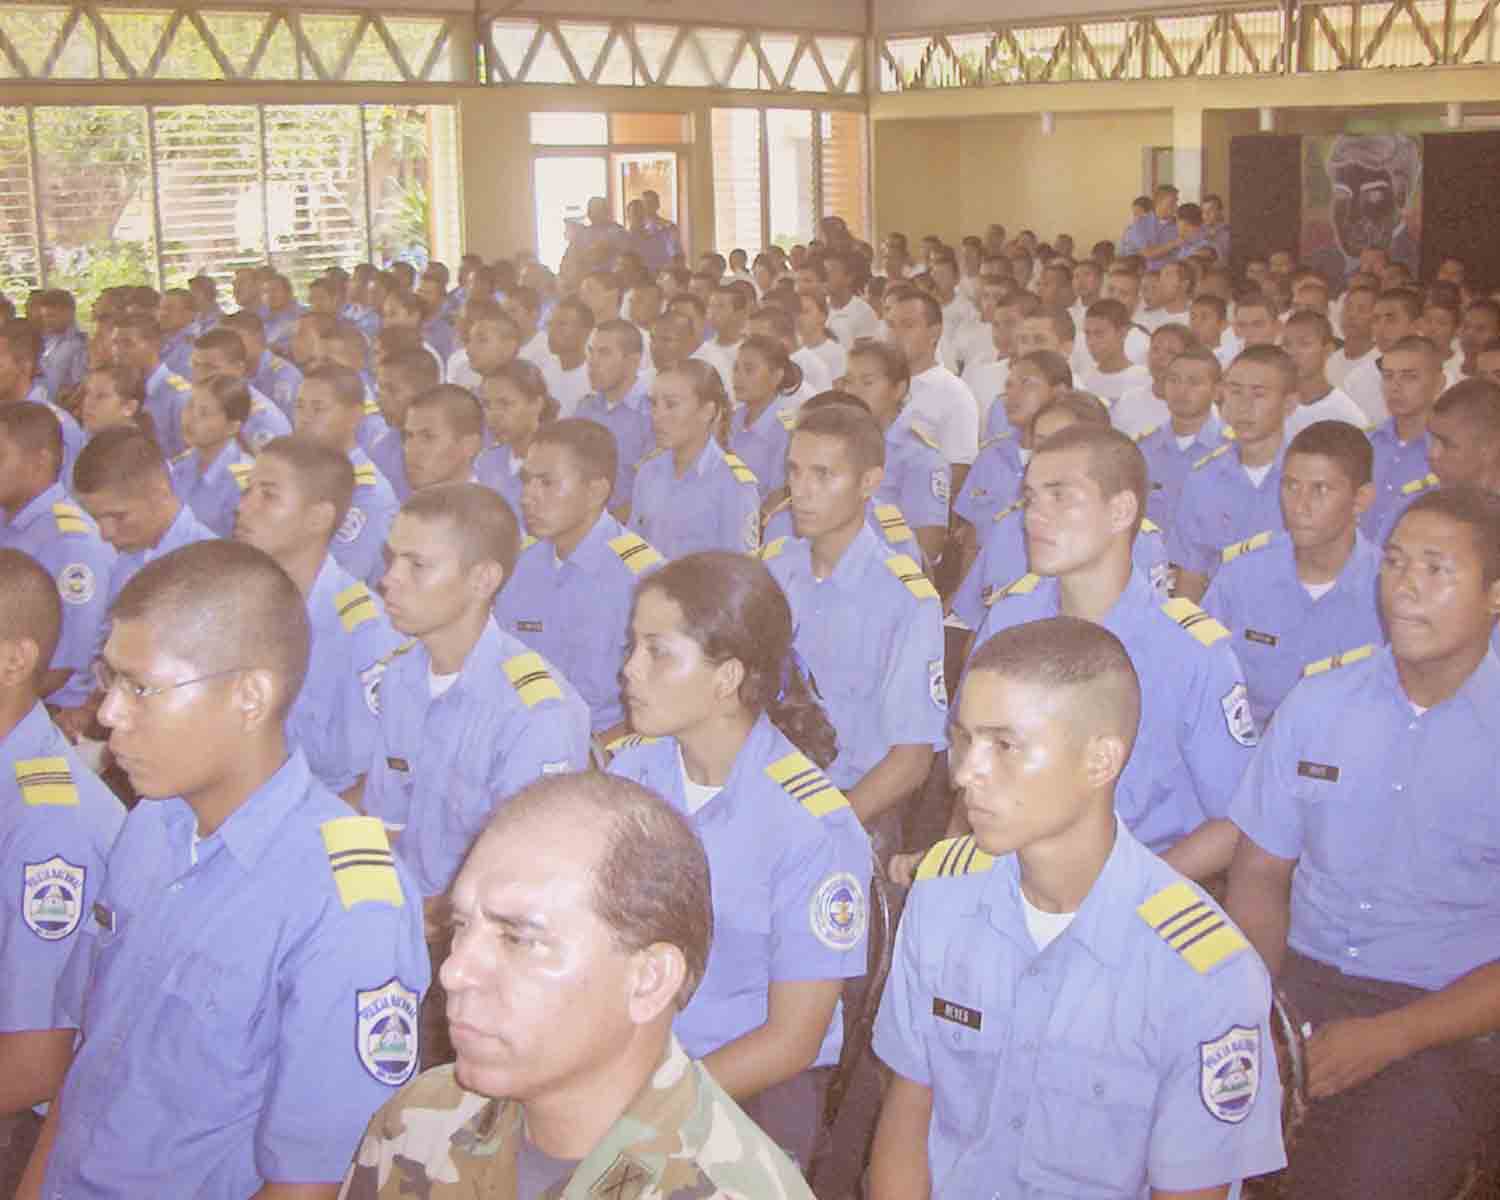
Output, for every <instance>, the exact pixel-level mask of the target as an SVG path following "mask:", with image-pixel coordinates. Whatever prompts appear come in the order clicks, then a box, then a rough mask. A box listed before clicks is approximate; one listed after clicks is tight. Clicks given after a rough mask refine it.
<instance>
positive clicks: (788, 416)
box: [776, 408, 797, 433]
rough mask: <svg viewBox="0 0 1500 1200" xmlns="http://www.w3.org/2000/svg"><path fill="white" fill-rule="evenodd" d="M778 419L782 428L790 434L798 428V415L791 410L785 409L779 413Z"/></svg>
mask: <svg viewBox="0 0 1500 1200" xmlns="http://www.w3.org/2000/svg"><path fill="white" fill-rule="evenodd" d="M776 419H777V420H778V421H780V422H781V427H782V428H783V429H785V430H786V431H787V432H788V433H791V431H792V430H793V429H795V428H796V427H797V414H796V413H795V412H793V411H792V410H791V409H789V408H783V409H782V410H781V411H780V412H778V413H777V414H776Z"/></svg>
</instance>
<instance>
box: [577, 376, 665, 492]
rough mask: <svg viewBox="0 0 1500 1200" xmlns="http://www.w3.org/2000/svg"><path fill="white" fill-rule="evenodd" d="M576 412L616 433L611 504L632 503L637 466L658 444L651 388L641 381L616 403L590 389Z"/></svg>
mask: <svg viewBox="0 0 1500 1200" xmlns="http://www.w3.org/2000/svg"><path fill="white" fill-rule="evenodd" d="M573 415H574V416H577V417H584V418H586V419H588V420H590V421H596V422H598V423H599V424H600V425H603V426H604V428H606V429H608V430H609V431H610V433H612V434H614V435H615V454H616V463H617V467H616V470H615V487H614V491H613V492H612V493H611V494H610V497H609V507H610V508H612V509H618V508H620V507H621V506H622V505H626V504H629V503H630V500H631V496H632V495H633V494H634V492H635V472H636V467H637V466H638V465H639V464H640V461H641V460H642V459H643V458H645V457H646V455H648V454H650V453H651V451H652V450H653V449H654V448H655V446H656V434H655V433H654V432H653V431H652V429H651V398H650V395H649V393H648V392H647V389H646V388H645V387H643V386H642V385H641V383H640V382H639V381H637V382H636V385H635V387H633V388H631V389H630V391H629V392H627V393H626V394H625V396H624V397H623V398H622V399H621V400H620V402H619V403H618V404H615V405H610V404H609V403H608V402H607V401H606V400H605V399H604V397H603V396H601V395H600V394H599V393H598V392H590V393H589V394H588V395H587V396H585V397H584V398H583V400H582V401H581V402H580V403H579V405H578V411H577V412H576V413H574V414H573Z"/></svg>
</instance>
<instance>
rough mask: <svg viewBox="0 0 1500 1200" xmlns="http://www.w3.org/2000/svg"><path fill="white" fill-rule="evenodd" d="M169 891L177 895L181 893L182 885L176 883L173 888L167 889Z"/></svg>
mask: <svg viewBox="0 0 1500 1200" xmlns="http://www.w3.org/2000/svg"><path fill="white" fill-rule="evenodd" d="M167 891H169V892H172V893H174V894H175V893H177V892H180V891H182V884H180V883H174V884H173V885H172V886H171V887H169V888H168V889H167Z"/></svg>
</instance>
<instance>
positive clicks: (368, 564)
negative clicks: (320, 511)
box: [329, 446, 401, 587]
mask: <svg viewBox="0 0 1500 1200" xmlns="http://www.w3.org/2000/svg"><path fill="white" fill-rule="evenodd" d="M349 461H350V462H351V463H353V464H354V498H353V500H351V501H350V504H349V511H348V512H347V513H345V514H344V521H343V524H341V525H340V526H339V528H338V532H336V533H335V534H334V535H333V542H332V543H331V544H330V545H329V551H330V553H332V555H333V557H334V559H335V561H337V563H338V564H339V566H341V567H343V568H344V570H346V571H348V572H349V574H351V575H353V576H354V577H355V578H356V579H362V580H364V581H365V582H366V583H367V584H369V585H370V586H371V587H375V586H377V585H378V584H379V583H380V581H381V579H382V578H384V577H385V539H386V537H387V536H388V535H389V534H390V532H391V523H392V522H393V521H394V520H395V519H396V513H397V512H398V511H399V510H400V508H401V505H400V504H399V503H398V502H397V500H396V493H395V492H394V491H393V490H392V489H391V485H390V484H389V483H388V482H387V481H386V478H385V476H384V475H382V474H381V473H380V471H379V470H378V469H377V468H376V466H375V464H374V463H373V462H371V461H370V456H369V455H368V454H366V453H365V452H364V451H363V450H361V449H360V448H359V447H358V446H356V447H355V448H354V449H353V450H351V451H349Z"/></svg>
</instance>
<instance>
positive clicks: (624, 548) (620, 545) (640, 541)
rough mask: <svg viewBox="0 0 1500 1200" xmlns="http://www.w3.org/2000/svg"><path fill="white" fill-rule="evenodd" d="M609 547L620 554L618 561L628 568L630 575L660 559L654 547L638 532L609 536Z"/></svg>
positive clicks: (654, 563) (638, 572) (653, 564)
mask: <svg viewBox="0 0 1500 1200" xmlns="http://www.w3.org/2000/svg"><path fill="white" fill-rule="evenodd" d="M609 548H610V549H611V550H613V551H614V552H615V553H616V554H618V555H619V556H620V561H621V562H622V563H624V564H625V565H626V566H627V567H629V568H630V573H631V574H632V575H639V574H640V573H641V572H642V571H644V570H646V569H647V568H648V567H654V566H655V565H656V564H657V563H659V562H661V561H662V557H661V554H660V553H659V552H658V551H657V549H656V547H655V546H653V545H652V544H651V543H650V542H648V541H647V540H646V539H645V538H643V537H642V536H641V535H640V534H638V533H628V532H627V533H622V534H621V535H620V536H619V537H613V538H610V539H609Z"/></svg>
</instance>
